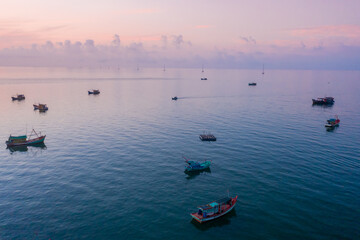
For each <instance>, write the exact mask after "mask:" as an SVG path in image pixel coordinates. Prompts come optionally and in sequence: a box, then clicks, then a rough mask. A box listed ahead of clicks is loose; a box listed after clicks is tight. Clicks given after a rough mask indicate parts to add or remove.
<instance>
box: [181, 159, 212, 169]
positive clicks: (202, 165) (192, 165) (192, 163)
mask: <svg viewBox="0 0 360 240" xmlns="http://www.w3.org/2000/svg"><path fill="white" fill-rule="evenodd" d="M183 158H184V159H185V162H186V163H187V164H188V165H186V166H185V172H193V171H202V170H205V169H208V168H209V167H210V165H211V160H205V161H204V162H202V163H199V162H195V161H191V160H190V159H187V158H185V157H183Z"/></svg>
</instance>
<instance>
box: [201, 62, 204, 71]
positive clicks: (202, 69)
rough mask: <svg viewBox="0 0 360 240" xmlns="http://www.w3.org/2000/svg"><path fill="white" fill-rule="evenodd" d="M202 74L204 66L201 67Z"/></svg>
mask: <svg viewBox="0 0 360 240" xmlns="http://www.w3.org/2000/svg"><path fill="white" fill-rule="evenodd" d="M201 72H204V64H203V65H202V67H201Z"/></svg>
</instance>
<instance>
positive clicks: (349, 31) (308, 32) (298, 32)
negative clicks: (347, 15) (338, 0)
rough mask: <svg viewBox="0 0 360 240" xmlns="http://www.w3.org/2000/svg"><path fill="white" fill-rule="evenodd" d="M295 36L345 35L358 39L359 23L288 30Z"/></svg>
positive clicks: (359, 34) (325, 36)
mask: <svg viewBox="0 0 360 240" xmlns="http://www.w3.org/2000/svg"><path fill="white" fill-rule="evenodd" d="M290 33H291V35H293V36H297V37H312V38H314V37H324V38H327V37H345V38H357V39H360V26H359V25H328V26H320V27H311V28H298V29H294V30H291V31H290Z"/></svg>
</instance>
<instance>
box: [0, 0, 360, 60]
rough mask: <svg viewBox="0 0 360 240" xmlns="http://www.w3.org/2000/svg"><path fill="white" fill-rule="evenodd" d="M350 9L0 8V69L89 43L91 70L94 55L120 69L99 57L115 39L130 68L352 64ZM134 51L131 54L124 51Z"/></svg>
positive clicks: (111, 2) (228, 4) (359, 23)
mask: <svg viewBox="0 0 360 240" xmlns="http://www.w3.org/2000/svg"><path fill="white" fill-rule="evenodd" d="M358 9H360V1H358V0H337V1H335V0H327V1H325V0H298V1H294V0H277V1H259V0H242V1H241V0H238V1H235V0H233V1H230V0H228V1H217V0H213V1H205V0H204V1H202V0H199V1H188V0H184V1H174V0H167V1H165V0H163V1H144V0H140V1H115V0H103V1H93V0H87V1H86V0H77V1H70V0H62V1H45V0H32V1H27V0H3V1H2V4H1V8H0V64H3V62H4V61H1V58H2V57H4V56H5V55H6V56H9V55H10V56H11V57H12V58H11V61H12V64H15V65H16V64H17V61H18V63H19V65H23V60H21V59H17V57H18V56H19V55H27V54H30V55H31V56H33V55H34V54H35V53H34V51H33V52H31V50H34V49H36V50H37V54H40V55H41V57H42V58H44V59H45V58H46V55H47V53H48V52H49V51H51V54H52V58H57V57H59V55H64V54H65V53H63V52H62V51H65V50H64V45H66V44H65V41H66V40H69V41H70V42H71V44H75V43H76V42H79V43H80V44H81V49H82V50H81V51H82V53H84V52H86V53H85V54H88V52H87V51H88V50H89V44H88V45H87V46H88V48H85V42H86V41H87V40H91V41H92V42H93V45H94V47H95V48H93V49H92V57H93V58H94V59H93V61H95V62H96V56H95V55H94V51H95V50H94V49H96V52H97V54H98V57H99V58H109V62H114V61H117V62H121V61H120V59H119V58H110V57H109V53H104V52H102V51H110V50H109V49H108V50H104V49H107V47H111V44H112V43H111V42H112V41H113V39H114V35H115V34H117V35H118V36H119V39H120V46H118V47H119V48H121V50H119V52H118V53H119V54H122V55H126V57H129V58H130V57H131V58H132V60H133V61H134V62H136V61H137V59H136V58H142V57H143V56H144V54H146V57H147V58H148V60H150V59H153V60H159V61H163V60H165V58H166V59H167V60H168V61H171V60H174V61H175V60H177V62H179V61H178V60H179V58H181V60H182V61H183V60H184V59H186V61H187V62H191V63H193V62H195V59H196V58H198V59H201V61H206V60H208V61H210V59H214V58H216V56H218V55H219V52H220V53H221V54H222V55H223V54H225V55H234V57H235V58H236V59H238V58H239V56H240V55H241V54H245V55H246V56H247V58H246V59H249V58H253V59H256V61H257V62H263V61H269V60H271V56H273V58H274V59H275V58H281V57H283V58H285V57H289V55H291V56H292V57H296V56H297V55H300V56H304V55H306V56H309V57H312V56H314V55H316V56H320V55H327V56H328V57H329V54H330V55H331V54H333V55H331V56H333V57H335V56H336V55H337V54H340V52H344V49H343V48H347V49H353V50H351V51H350V50H349V52H344V57H345V59H346V57H347V55H348V54H350V55H349V56H348V59H349V61H353V60H354V59H353V58H354V57H355V56H351V52H354V49H355V50H356V51H359V50H358V49H359V47H360V15H359V14H358V12H357V10H358ZM47 42H48V43H47ZM49 42H51V44H52V48H54V49H53V50H50V45H51V44H50V45H49ZM57 43H58V44H57ZM67 43H69V42H68V41H67ZM79 43H78V46H77V47H79V46H80V45H79ZM88 43H89V42H88ZM44 46H45V47H44ZM68 46H69V44H68ZM134 47H136V50H137V51H139V52H138V53H137V54H136V53H134V52H131V51H130V50H131V49H132V50H133V49H134ZM140 48H141V50H140ZM44 49H47V50H46V51H48V52H46V51H45V50H44ZM129 49H130V50H129ZM21 50H24V51H25V52H23V53H22V52H21ZM320 50H321V51H320ZM339 51H340V52H339ZM39 52H40V53H39ZM55 52H56V53H55ZM320 52H321V53H320ZM234 53H238V54H234ZM260 53H261V54H260ZM239 54H240V55H239ZM319 54H320V55H319ZM30 55H29V56H30ZM260 55H262V56H266V57H263V59H261V57H259V56H260ZM16 56H17V57H16ZM27 56H28V55H27ZM357 59H358V58H357ZM243 61H245V59H243ZM45 62H46V61H45ZM240 62H241V61H240ZM25 65H26V64H25ZM39 65H41V63H40V62H39Z"/></svg>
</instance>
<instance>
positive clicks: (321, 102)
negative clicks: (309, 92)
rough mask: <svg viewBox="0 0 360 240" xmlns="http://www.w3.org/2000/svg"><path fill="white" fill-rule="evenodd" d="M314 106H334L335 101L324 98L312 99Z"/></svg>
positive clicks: (330, 98)
mask: <svg viewBox="0 0 360 240" xmlns="http://www.w3.org/2000/svg"><path fill="white" fill-rule="evenodd" d="M312 102H313V105H332V104H334V102H335V100H334V98H333V97H324V98H317V99H312Z"/></svg>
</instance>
